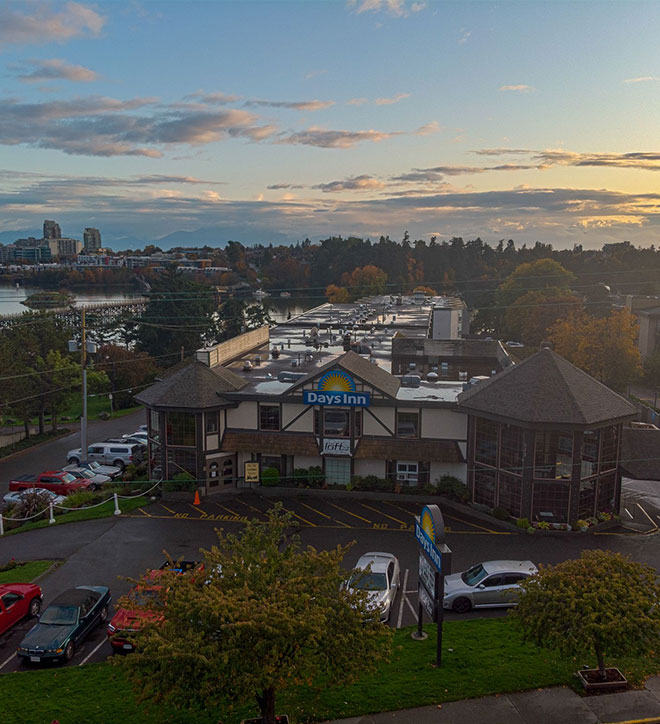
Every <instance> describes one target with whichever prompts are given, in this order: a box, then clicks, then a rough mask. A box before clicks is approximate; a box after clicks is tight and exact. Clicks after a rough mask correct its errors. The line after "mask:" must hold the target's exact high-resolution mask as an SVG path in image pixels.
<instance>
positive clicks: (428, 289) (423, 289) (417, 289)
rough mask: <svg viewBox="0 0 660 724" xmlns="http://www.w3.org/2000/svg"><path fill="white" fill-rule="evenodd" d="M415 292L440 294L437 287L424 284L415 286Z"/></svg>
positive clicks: (430, 294)
mask: <svg viewBox="0 0 660 724" xmlns="http://www.w3.org/2000/svg"><path fill="white" fill-rule="evenodd" d="M415 292H424V294H428V295H429V296H431V297H435V296H436V295H437V294H438V292H436V291H435V289H431V287H424V286H419V287H415V288H414V289H413V294H414V293H415Z"/></svg>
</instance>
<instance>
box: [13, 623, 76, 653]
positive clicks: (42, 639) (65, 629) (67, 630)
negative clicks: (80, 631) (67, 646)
mask: <svg viewBox="0 0 660 724" xmlns="http://www.w3.org/2000/svg"><path fill="white" fill-rule="evenodd" d="M75 628H76V627H75V626H73V625H70V624H67V625H66V626H56V625H55V624H44V623H38V624H37V625H36V626H33V627H32V628H31V629H30V631H28V633H27V634H26V635H25V638H24V639H23V641H21V646H23V647H25V648H27V649H59V648H61V646H62V645H63V644H64V642H65V641H66V640H67V638H68V637H69V636H70V635H71V634H72V633H73V631H74V629H75Z"/></svg>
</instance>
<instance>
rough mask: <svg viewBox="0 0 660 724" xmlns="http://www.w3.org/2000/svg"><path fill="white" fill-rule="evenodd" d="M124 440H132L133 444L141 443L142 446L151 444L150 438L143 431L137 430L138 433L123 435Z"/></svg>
mask: <svg viewBox="0 0 660 724" xmlns="http://www.w3.org/2000/svg"><path fill="white" fill-rule="evenodd" d="M122 438H123V439H124V440H130V441H131V442H139V443H141V444H142V445H146V444H147V443H148V442H149V436H148V435H147V433H146V432H143V431H142V430H136V432H132V433H131V434H130V435H122Z"/></svg>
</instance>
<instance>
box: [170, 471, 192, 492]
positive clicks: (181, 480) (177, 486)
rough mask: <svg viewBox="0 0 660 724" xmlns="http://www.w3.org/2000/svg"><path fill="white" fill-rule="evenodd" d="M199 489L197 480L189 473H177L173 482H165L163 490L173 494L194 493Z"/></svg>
mask: <svg viewBox="0 0 660 724" xmlns="http://www.w3.org/2000/svg"><path fill="white" fill-rule="evenodd" d="M196 487H197V481H196V480H195V478H194V477H193V476H192V475H191V474H190V473H187V472H183V471H182V472H180V473H177V474H176V475H175V476H174V477H173V478H172V479H171V480H164V481H163V490H164V491H167V492H168V493H172V492H184V493H186V492H188V493H192V492H194V491H195V488H196Z"/></svg>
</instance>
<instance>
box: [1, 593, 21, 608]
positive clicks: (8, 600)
mask: <svg viewBox="0 0 660 724" xmlns="http://www.w3.org/2000/svg"><path fill="white" fill-rule="evenodd" d="M21 598H22V597H21V596H19V595H18V593H5V595H4V596H3V597H2V602H3V603H4V604H5V608H9V607H10V606H13V605H14V604H15V603H16V601H20V600H21Z"/></svg>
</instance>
